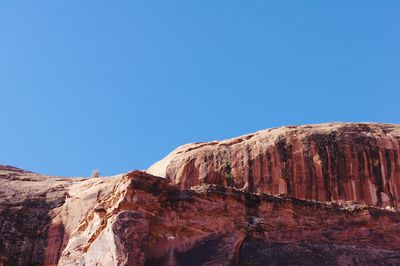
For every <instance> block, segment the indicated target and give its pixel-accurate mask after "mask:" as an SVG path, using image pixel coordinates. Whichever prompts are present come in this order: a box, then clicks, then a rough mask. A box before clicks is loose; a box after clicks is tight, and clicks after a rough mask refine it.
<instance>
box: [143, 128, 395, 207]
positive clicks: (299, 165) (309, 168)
mask: <svg viewBox="0 0 400 266" xmlns="http://www.w3.org/2000/svg"><path fill="white" fill-rule="evenodd" d="M399 152H400V126H398V125H387V124H353V123H349V124H345V123H337V124H321V125H311V126H298V127H282V128H275V129H268V130H263V131H259V132H256V133H254V134H250V135H245V136H242V137H239V138H234V139H230V140H225V141H214V142H209V143H196V144H188V145H184V146H182V147H179V148H178V149H176V150H175V151H173V152H172V153H171V154H169V155H168V156H167V157H166V158H164V159H163V160H161V161H160V162H157V163H155V164H154V165H153V166H151V167H150V168H149V169H148V171H147V172H149V173H151V174H154V175H158V176H162V177H167V178H170V179H171V180H172V182H173V183H175V184H178V185H179V186H180V187H181V188H182V189H188V188H190V187H191V186H194V185H200V184H218V185H221V186H225V187H229V186H232V187H235V188H242V189H244V190H246V191H248V192H252V193H268V194H272V195H278V194H287V195H289V196H294V197H297V198H303V199H313V200H317V201H331V200H355V201H358V202H361V203H366V204H368V205H373V206H383V207H386V206H390V207H396V208H397V207H398V204H399V199H400V198H399V196H400V194H399V193H400V159H399Z"/></svg>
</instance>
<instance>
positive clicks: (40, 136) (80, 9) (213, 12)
mask: <svg viewBox="0 0 400 266" xmlns="http://www.w3.org/2000/svg"><path fill="white" fill-rule="evenodd" d="M399 14H400V1H397V0H392V1H390V0H388V1H366V0H363V1H320V0H318V1H311V0H310V1H298V0H293V1H222V0H221V1H215V0H210V1H208V0H204V1H151V0H146V1H71V0H68V1H66V0H64V1H15V0H12V1H6V0H4V1H1V3H0V34H1V35H0V93H1V94H0V95H1V102H0V119H1V123H0V142H1V148H0V164H11V165H15V166H17V167H21V168H24V169H28V170H32V171H36V172H40V173H45V174H51V175H69V176H88V175H90V172H91V170H93V169H99V170H100V172H101V173H102V174H104V175H111V174H116V173H121V172H126V171H128V170H131V169H145V168H147V167H148V166H149V165H150V164H151V163H153V162H155V161H157V160H159V159H161V158H162V157H163V156H165V155H166V154H167V153H168V152H170V151H171V150H172V149H174V148H175V147H177V146H179V145H181V144H184V143H188V142H196V141H210V140H215V139H224V138H228V137H234V136H237V135H241V134H245V133H249V132H252V131H256V130H260V129H264V128H268V127H275V126H281V125H293V124H305V123H320V122H330V121H376V122H387V123H399V122H400V104H399V99H400V49H399V47H400V16H399Z"/></svg>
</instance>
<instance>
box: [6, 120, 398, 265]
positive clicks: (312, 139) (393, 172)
mask: <svg viewBox="0 0 400 266" xmlns="http://www.w3.org/2000/svg"><path fill="white" fill-rule="evenodd" d="M399 130H400V127H399V126H397V125H383V124H323V125H313V126H302V127H284V128H278V129H270V130H265V131H260V132H258V133H255V134H253V135H247V136H244V137H239V138H236V139H231V140H227V141H221V142H211V143H202V144H189V145H185V146H183V147H180V148H178V149H177V150H176V151H174V152H172V153H171V154H170V155H169V156H167V157H166V158H165V159H163V160H162V161H160V162H158V163H156V164H155V165H153V166H152V167H151V168H150V169H149V170H148V171H147V173H146V172H142V171H133V172H130V173H128V174H122V175H117V176H112V177H99V178H90V179H89V178H65V177H49V176H43V175H39V174H36V173H32V172H28V171H24V170H21V169H18V168H15V167H11V166H0V265H400V251H399V249H398V247H399V245H400V213H399V212H398V211H397V208H398V191H399V187H398V185H399V170H400V167H399V165H400V164H399V158H398V152H399V139H400V138H399Z"/></svg>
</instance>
